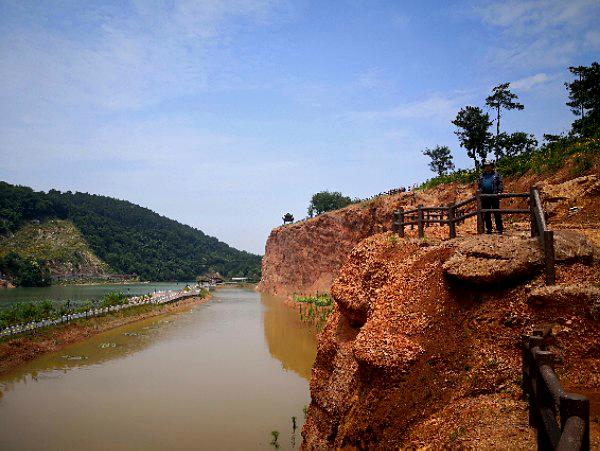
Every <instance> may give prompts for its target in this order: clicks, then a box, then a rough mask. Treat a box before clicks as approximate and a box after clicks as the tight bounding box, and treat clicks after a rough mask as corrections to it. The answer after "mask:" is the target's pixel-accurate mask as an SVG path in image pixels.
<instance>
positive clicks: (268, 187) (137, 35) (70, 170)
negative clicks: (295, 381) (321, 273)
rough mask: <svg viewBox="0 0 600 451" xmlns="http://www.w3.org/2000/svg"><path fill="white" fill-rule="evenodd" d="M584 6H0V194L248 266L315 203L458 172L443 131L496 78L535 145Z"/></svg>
mask: <svg viewBox="0 0 600 451" xmlns="http://www.w3.org/2000/svg"><path fill="white" fill-rule="evenodd" d="M598 23H600V2H598V0H569V1H564V0H549V1H543V0H534V1H492V2H469V1H439V2H433V1H423V0H419V1H399V0H398V1H387V2H386V1H375V0H364V1H362V0H347V1H343V0H319V1H303V0H300V1H289V2H288V1H275V0H203V1H202V0H199V1H191V0H182V1H175V0H173V1H167V0H165V1H161V0H157V1H150V0H131V1H126V0H122V1H114V2H110V1H101V2H93V1H80V0H72V1H69V0H57V1H51V0H39V1H35V2H28V1H25V0H14V1H9V0H0V162H1V163H0V180H5V181H8V182H10V183H17V184H22V185H29V186H32V187H33V188H34V189H38V190H48V189H50V188H56V189H60V190H63V191H66V190H72V191H83V192H90V193H97V194H105V195H109V196H113V197H117V198H121V199H127V200H129V201H132V202H134V203H137V204H140V205H142V206H145V207H149V208H151V209H153V210H155V211H157V212H159V213H161V214H163V215H166V216H168V217H170V218H173V219H176V220H178V221H180V222H183V223H186V224H189V225H192V226H194V227H198V228H200V229H202V230H203V231H205V232H206V233H208V234H210V235H214V236H216V237H218V238H219V239H221V240H224V241H226V242H227V243H229V244H231V245H233V246H235V247H238V248H241V249H246V250H249V251H253V252H257V253H261V254H262V253H263V250H264V242H265V240H266V237H267V235H268V233H269V231H270V229H271V228H272V227H273V226H275V225H278V224H280V222H281V216H282V214H283V213H285V212H287V211H290V212H292V213H293V214H294V215H295V216H296V218H301V217H304V216H305V215H306V208H307V206H308V202H309V199H310V196H311V195H312V194H313V193H315V192H317V191H320V190H322V189H329V190H336V191H342V192H343V193H345V194H348V195H350V196H352V197H355V196H356V197H366V196H369V195H372V194H375V193H378V192H381V191H385V190H388V189H390V188H395V187H399V186H402V185H407V184H412V183H416V182H419V181H423V180H425V179H426V178H428V177H430V175H431V174H430V172H429V170H428V167H427V159H426V158H425V157H424V156H422V155H421V150H422V149H423V148H425V147H429V146H435V145H437V144H440V145H448V146H450V147H451V149H452V150H453V152H454V156H455V160H456V162H457V164H458V165H459V166H466V165H468V161H467V159H466V158H465V156H464V152H463V150H462V149H460V147H459V146H458V142H457V140H456V137H455V135H454V134H453V131H454V127H453V126H452V125H451V124H450V121H451V120H452V119H453V117H454V116H455V115H456V113H457V111H458V110H459V108H460V107H462V106H464V105H479V106H483V104H484V99H485V97H486V95H487V94H488V93H489V91H490V89H491V87H492V86H494V85H495V84H498V83H500V82H506V81H510V82H512V86H513V87H514V90H515V92H517V93H518V94H519V96H520V99H521V101H522V102H523V103H524V104H525V107H526V108H525V110H524V111H520V112H510V113H507V114H506V116H505V120H504V122H503V124H505V125H506V128H507V129H508V130H509V131H512V130H524V131H528V132H532V133H535V134H536V135H537V136H538V137H539V138H541V136H542V134H543V133H560V132H562V131H564V130H566V129H567V128H568V126H569V124H570V123H571V121H572V120H573V116H572V115H571V113H570V111H569V109H568V108H567V107H566V106H565V105H564V103H565V101H566V91H565V88H564V85H563V83H564V82H565V81H566V80H568V79H569V73H568V71H567V67H568V66H569V65H579V64H590V63H591V62H592V61H594V60H598V59H599V58H598V55H599V54H600V29H599V28H598Z"/></svg>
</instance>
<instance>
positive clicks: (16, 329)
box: [0, 287, 208, 338]
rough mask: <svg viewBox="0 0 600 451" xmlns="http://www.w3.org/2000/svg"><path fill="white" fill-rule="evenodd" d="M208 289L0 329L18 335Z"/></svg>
mask: <svg viewBox="0 0 600 451" xmlns="http://www.w3.org/2000/svg"><path fill="white" fill-rule="evenodd" d="M207 289H208V287H202V288H198V289H191V290H188V291H185V290H181V291H173V290H170V291H159V292H157V293H155V294H153V295H151V297H148V296H147V295H144V296H135V297H132V298H129V302H127V304H121V305H113V306H110V307H102V308H96V307H92V308H91V309H89V310H86V311H84V312H79V313H70V314H68V315H63V316H61V317H59V318H49V319H44V320H41V321H32V322H30V323H24V324H16V325H13V326H9V327H6V328H4V329H1V330H0V338H4V337H8V336H11V335H17V334H20V333H23V332H29V331H32V330H36V329H42V328H44V327H50V326H56V325H58V324H62V323H68V322H70V321H73V320H77V319H82V318H92V317H95V316H102V315H106V314H108V313H111V312H118V311H120V310H125V309H128V308H131V307H137V306H140V305H147V304H155V305H158V304H168V303H170V302H175V301H179V300H181V299H185V298H189V297H193V296H198V295H199V294H200V293H201V292H202V291H203V290H207Z"/></svg>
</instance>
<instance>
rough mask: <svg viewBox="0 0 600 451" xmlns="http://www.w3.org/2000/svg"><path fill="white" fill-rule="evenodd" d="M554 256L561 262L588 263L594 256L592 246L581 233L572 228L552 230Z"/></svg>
mask: <svg viewBox="0 0 600 451" xmlns="http://www.w3.org/2000/svg"><path fill="white" fill-rule="evenodd" d="M554 258H555V259H556V261H557V262H561V263H573V262H582V263H586V264H589V263H591V262H592V260H593V258H594V246H593V245H592V243H591V241H590V240H589V239H588V238H587V237H586V236H585V235H582V234H581V233H578V232H576V231H574V230H557V231H555V232H554Z"/></svg>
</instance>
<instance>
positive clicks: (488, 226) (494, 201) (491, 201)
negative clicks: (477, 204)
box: [477, 160, 504, 235]
mask: <svg viewBox="0 0 600 451" xmlns="http://www.w3.org/2000/svg"><path fill="white" fill-rule="evenodd" d="M482 166H483V172H482V174H481V175H480V176H479V181H478V183H477V189H478V190H479V191H480V192H481V194H500V193H501V192H502V191H503V190H504V182H503V181H502V176H501V175H500V174H499V173H498V171H496V169H495V166H494V162H493V161H487V160H483V163H482ZM481 207H482V208H483V209H494V210H499V209H500V199H499V198H498V197H482V198H481ZM484 221H485V233H487V234H490V233H492V214H491V213H490V212H489V211H488V212H486V213H485V214H484ZM494 222H495V223H496V230H497V231H498V233H499V234H500V235H502V232H503V231H504V227H503V224H502V215H501V214H500V213H494Z"/></svg>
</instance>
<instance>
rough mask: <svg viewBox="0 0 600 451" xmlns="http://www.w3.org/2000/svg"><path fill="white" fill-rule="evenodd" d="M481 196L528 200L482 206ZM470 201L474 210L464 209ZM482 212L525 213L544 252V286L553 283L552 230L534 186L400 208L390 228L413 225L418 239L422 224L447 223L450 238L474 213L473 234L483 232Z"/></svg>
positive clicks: (421, 236)
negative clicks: (507, 205) (444, 203)
mask: <svg viewBox="0 0 600 451" xmlns="http://www.w3.org/2000/svg"><path fill="white" fill-rule="evenodd" d="M483 198H486V199H489V198H496V199H508V198H521V199H528V201H529V208H528V209H525V208H505V209H502V208H483V207H482V202H481V200H482V199H483ZM472 203H474V204H475V209H474V210H471V211H468V212H465V211H464V210H463V208H464V207H467V206H468V205H470V204H472ZM486 213H494V214H498V213H499V214H528V215H529V218H530V223H531V236H532V237H537V238H538V240H539V241H540V245H541V247H542V249H543V251H544V267H545V278H546V284H547V285H553V284H554V283H555V281H556V270H555V267H554V232H553V231H551V230H549V229H548V226H547V224H546V217H545V214H544V208H543V205H542V201H541V198H540V193H539V191H538V190H537V188H535V187H532V188H531V190H530V192H529V193H497V194H484V193H481V192H480V191H477V194H476V195H475V196H471V197H469V198H467V199H464V200H462V201H460V202H457V203H451V204H449V205H447V206H436V207H424V206H423V205H419V206H417V208H412V209H410V210H404V208H403V207H400V208H399V209H398V210H396V211H395V212H394V217H393V219H392V230H393V231H395V232H398V234H399V235H400V236H402V237H403V236H404V228H405V227H406V226H411V227H413V226H415V225H416V226H417V228H418V234H419V238H423V237H424V236H425V230H424V227H428V226H429V225H431V224H442V225H446V224H447V225H448V226H449V233H450V238H451V239H452V238H456V225H457V224H460V223H462V222H463V221H465V220H466V219H468V218H470V217H472V216H477V233H483V227H484V226H483V217H484V214H486Z"/></svg>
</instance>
